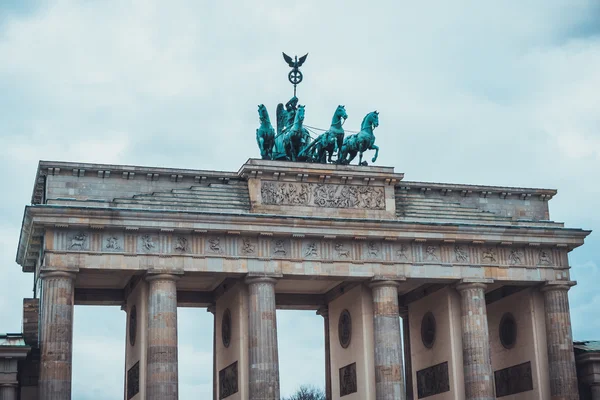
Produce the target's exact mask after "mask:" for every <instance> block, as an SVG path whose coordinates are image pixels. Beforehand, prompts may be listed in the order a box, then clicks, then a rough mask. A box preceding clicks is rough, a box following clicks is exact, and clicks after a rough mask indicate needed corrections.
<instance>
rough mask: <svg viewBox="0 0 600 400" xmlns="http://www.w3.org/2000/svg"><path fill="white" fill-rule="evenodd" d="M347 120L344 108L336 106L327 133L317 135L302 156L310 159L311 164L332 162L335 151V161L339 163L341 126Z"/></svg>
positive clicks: (342, 132)
mask: <svg viewBox="0 0 600 400" xmlns="http://www.w3.org/2000/svg"><path fill="white" fill-rule="evenodd" d="M346 119H348V114H347V113H346V107H345V106H341V105H340V106H337V108H336V110H335V112H334V113H333V117H332V118H331V126H330V127H329V130H328V131H327V132H324V133H322V134H321V135H319V136H318V137H317V138H316V139H315V140H314V141H313V142H312V143H311V144H310V145H309V146H308V147H307V148H306V150H305V151H304V153H303V154H305V155H307V156H308V157H309V158H311V159H312V161H313V162H319V163H326V162H330V163H331V162H332V160H331V157H332V156H333V153H335V151H336V150H337V152H338V153H337V159H338V162H339V161H340V159H341V158H340V155H341V151H342V144H343V141H344V128H342V125H343V124H344V121H346Z"/></svg>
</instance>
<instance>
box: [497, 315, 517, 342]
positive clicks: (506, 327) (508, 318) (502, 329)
mask: <svg viewBox="0 0 600 400" xmlns="http://www.w3.org/2000/svg"><path fill="white" fill-rule="evenodd" d="M498 330H499V332H498V333H499V336H500V343H502V346H504V348H505V349H512V348H513V347H514V346H515V343H516V341H517V321H515V317H514V316H513V315H512V314H511V313H505V314H504V315H503V316H502V318H501V319H500V326H499V329H498Z"/></svg>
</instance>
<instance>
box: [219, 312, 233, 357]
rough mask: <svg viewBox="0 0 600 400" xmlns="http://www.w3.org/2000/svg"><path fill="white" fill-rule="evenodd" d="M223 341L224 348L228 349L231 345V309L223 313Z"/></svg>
mask: <svg viewBox="0 0 600 400" xmlns="http://www.w3.org/2000/svg"><path fill="white" fill-rule="evenodd" d="M221 339H222V340H223V346H225V348H228V347H229V345H230V344H231V311H229V308H227V309H226V310H225V312H224V313H223V320H222V321H221Z"/></svg>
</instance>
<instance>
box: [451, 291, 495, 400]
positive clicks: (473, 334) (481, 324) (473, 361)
mask: <svg viewBox="0 0 600 400" xmlns="http://www.w3.org/2000/svg"><path fill="white" fill-rule="evenodd" d="M486 283H491V280H489V281H488V280H486V281H479V282H478V281H471V280H463V281H462V283H460V284H459V285H458V286H457V287H456V289H457V290H458V291H459V292H460V296H461V314H462V315H461V323H462V346H463V367H464V374H465V396H466V400H494V399H495V398H496V394H495V390H494V377H493V371H492V360H491V356H490V354H491V352H490V339H489V333H488V322H487V310H486V305H485V292H484V289H485V288H486Z"/></svg>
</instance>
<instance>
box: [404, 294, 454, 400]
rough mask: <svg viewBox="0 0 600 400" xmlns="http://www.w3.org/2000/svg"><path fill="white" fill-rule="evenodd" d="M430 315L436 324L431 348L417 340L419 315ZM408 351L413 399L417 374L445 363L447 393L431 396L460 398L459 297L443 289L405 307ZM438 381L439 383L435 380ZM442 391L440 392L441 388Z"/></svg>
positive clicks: (421, 316) (442, 398)
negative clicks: (408, 337) (408, 336)
mask: <svg viewBox="0 0 600 400" xmlns="http://www.w3.org/2000/svg"><path fill="white" fill-rule="evenodd" d="M427 312H431V313H432V314H433V316H434V318H435V322H436V336H435V342H434V343H433V347H431V348H427V347H425V345H424V344H423V341H422V340H421V323H422V320H423V316H424V315H425V314H426V313H427ZM408 313H409V325H410V348H411V359H412V374H413V398H414V399H418V398H419V396H418V385H419V381H418V372H419V371H424V370H426V369H427V368H431V367H433V366H435V365H440V364H442V363H444V362H447V363H448V382H449V389H450V390H448V391H443V392H440V393H439V394H437V395H435V399H440V400H451V399H452V400H462V399H464V393H465V389H464V381H463V359H462V340H461V327H460V298H459V295H458V293H456V291H455V290H452V289H450V288H445V289H442V290H438V291H437V292H435V293H433V294H430V295H429V296H426V297H423V298H422V299H420V300H417V301H415V302H413V303H410V305H409V307H408ZM438 381H439V380H438ZM441 390H443V389H441Z"/></svg>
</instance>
